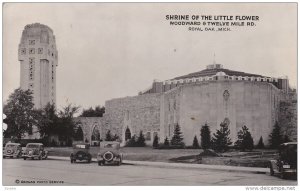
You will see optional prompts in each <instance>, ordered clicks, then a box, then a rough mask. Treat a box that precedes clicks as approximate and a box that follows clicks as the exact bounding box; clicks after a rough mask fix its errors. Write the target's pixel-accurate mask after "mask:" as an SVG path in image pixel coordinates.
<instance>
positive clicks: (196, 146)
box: [193, 135, 200, 149]
mask: <svg viewBox="0 0 300 191" xmlns="http://www.w3.org/2000/svg"><path fill="white" fill-rule="evenodd" d="M193 148H194V149H199V148H200V146H199V142H198V139H197V136H196V135H195V137H194V140H193Z"/></svg>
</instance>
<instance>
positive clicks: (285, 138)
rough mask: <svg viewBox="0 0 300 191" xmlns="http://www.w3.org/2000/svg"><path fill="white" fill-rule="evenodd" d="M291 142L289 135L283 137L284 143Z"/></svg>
mask: <svg viewBox="0 0 300 191" xmlns="http://www.w3.org/2000/svg"><path fill="white" fill-rule="evenodd" d="M287 142H291V139H290V138H289V136H288V135H284V137H283V143H287Z"/></svg>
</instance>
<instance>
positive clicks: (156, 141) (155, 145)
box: [152, 134, 159, 148]
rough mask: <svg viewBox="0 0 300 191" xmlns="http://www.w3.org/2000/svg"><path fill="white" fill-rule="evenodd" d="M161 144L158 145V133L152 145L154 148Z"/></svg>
mask: <svg viewBox="0 0 300 191" xmlns="http://www.w3.org/2000/svg"><path fill="white" fill-rule="evenodd" d="M158 146H159V145H158V136H157V134H156V135H155V136H154V139H153V145H152V147H153V148H157V147H158Z"/></svg>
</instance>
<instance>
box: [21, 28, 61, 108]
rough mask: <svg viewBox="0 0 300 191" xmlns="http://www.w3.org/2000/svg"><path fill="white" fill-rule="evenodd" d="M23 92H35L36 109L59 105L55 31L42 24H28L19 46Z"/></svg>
mask: <svg viewBox="0 0 300 191" xmlns="http://www.w3.org/2000/svg"><path fill="white" fill-rule="evenodd" d="M19 61H20V64H21V77H20V84H21V89H23V90H27V89H30V90H32V92H33V103H34V106H35V108H37V109H39V108H43V107H44V106H45V105H47V103H51V104H55V103H56V67H57V66H58V62H57V49H56V43H55V36H54V34H53V31H52V29H51V28H49V27H48V26H46V25H43V24H40V23H34V24H29V25H26V26H25V28H24V30H23V32H22V37H21V42H20V44H19Z"/></svg>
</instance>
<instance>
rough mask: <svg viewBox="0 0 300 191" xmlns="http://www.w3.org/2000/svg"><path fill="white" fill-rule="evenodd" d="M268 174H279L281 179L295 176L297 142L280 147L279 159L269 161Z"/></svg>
mask: <svg viewBox="0 0 300 191" xmlns="http://www.w3.org/2000/svg"><path fill="white" fill-rule="evenodd" d="M270 174H271V176H273V175H275V174H279V175H280V177H281V178H287V177H288V176H297V142H288V143H283V144H281V145H280V147H279V157H278V158H277V159H276V160H271V161H270Z"/></svg>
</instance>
